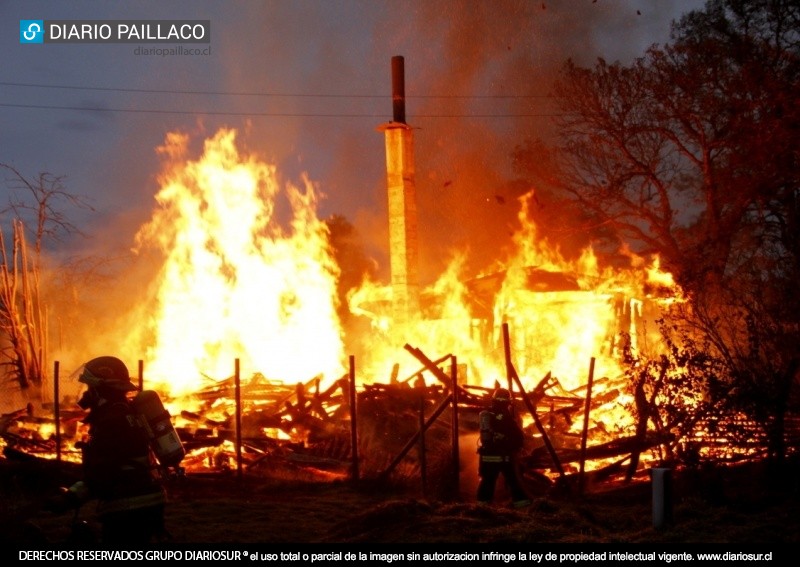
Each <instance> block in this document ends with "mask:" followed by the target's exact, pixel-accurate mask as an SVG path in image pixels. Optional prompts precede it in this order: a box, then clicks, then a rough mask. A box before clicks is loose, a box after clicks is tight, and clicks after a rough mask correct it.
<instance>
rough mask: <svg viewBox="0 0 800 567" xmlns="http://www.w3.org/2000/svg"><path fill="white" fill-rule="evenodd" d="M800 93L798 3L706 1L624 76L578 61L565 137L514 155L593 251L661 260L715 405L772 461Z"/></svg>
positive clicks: (799, 326)
mask: <svg viewBox="0 0 800 567" xmlns="http://www.w3.org/2000/svg"><path fill="white" fill-rule="evenodd" d="M798 93H800V4H799V3H797V2H796V1H790V0H709V1H708V2H707V3H706V5H705V6H704V8H703V9H702V10H696V11H692V12H689V13H687V14H686V15H684V16H683V17H682V18H681V19H680V20H679V21H678V22H675V23H674V24H673V28H672V34H671V40H670V42H669V43H668V44H667V45H665V46H658V45H654V46H652V47H651V48H650V49H649V50H648V51H647V52H646V54H645V55H644V56H642V57H641V58H639V59H637V60H635V61H634V62H633V63H631V64H629V65H623V64H621V63H619V62H615V63H609V62H607V61H605V60H603V59H599V60H598V61H597V63H596V64H595V65H594V67H592V68H583V67H580V66H578V65H576V64H574V63H573V62H567V64H566V65H565V67H564V69H563V73H562V75H561V77H560V80H559V81H558V83H557V84H556V86H555V88H554V96H555V97H556V100H557V104H558V106H559V108H560V112H559V115H558V117H557V118H556V122H557V127H558V138H557V139H556V141H555V142H553V143H547V142H545V141H543V140H537V139H531V140H529V141H527V142H526V143H525V144H523V145H521V146H520V147H519V148H518V151H517V153H516V155H515V156H514V157H515V163H516V164H517V166H518V168H519V169H520V171H521V172H523V173H524V174H526V175H527V176H528V177H529V178H530V179H532V180H533V182H534V187H538V188H539V189H540V190H541V191H547V192H548V193H549V194H551V195H559V196H560V197H561V198H563V199H564V200H565V202H569V203H570V204H571V206H575V205H576V204H577V206H578V207H579V209H580V211H581V212H582V214H584V215H586V217H585V218H586V219H589V221H590V222H591V228H592V230H593V232H592V234H593V235H594V236H595V237H596V242H597V247H603V246H605V249H607V250H608V249H614V248H615V247H619V246H620V245H621V244H622V243H625V244H626V245H628V246H630V247H631V248H632V249H633V250H634V251H636V252H638V253H640V254H643V255H658V256H660V258H661V260H662V266H665V267H666V268H667V269H669V270H670V271H671V272H672V273H673V274H674V275H675V276H676V279H677V281H678V282H679V283H680V284H681V286H682V287H683V288H684V290H685V291H687V292H688V294H689V297H690V302H689V303H688V304H687V305H686V308H685V311H684V312H683V313H682V326H683V329H684V330H683V331H681V332H685V329H687V328H689V329H690V330H691V331H692V332H693V333H694V334H695V335H696V336H698V335H699V337H700V340H701V342H702V343H703V344H707V345H708V348H709V349H710V350H709V352H710V354H711V355H713V356H714V357H717V358H718V359H719V360H720V361H722V362H723V364H724V367H725V369H726V371H725V374H726V375H725V377H724V380H726V381H727V385H724V387H722V388H718V389H717V391H724V392H725V393H726V394H725V395H724V396H719V399H718V400H715V403H718V404H720V405H722V406H725V407H727V408H728V411H730V412H743V413H744V414H745V415H746V416H747V417H748V418H749V419H753V420H756V421H757V422H758V423H760V424H761V425H762V426H763V428H764V430H765V432H766V433H767V435H768V437H769V447H768V450H769V452H770V454H777V455H780V454H782V453H783V450H784V448H783V446H782V439H783V431H784V430H783V417H784V415H785V414H786V412H787V411H790V410H791V409H792V408H790V407H789V404H788V403H787V401H786V400H788V399H792V398H791V396H790V395H789V394H790V392H791V390H792V388H795V389H796V388H797V386H798V384H797V382H798V360H800V346H798V345H800V294H798V293H797V282H800V222H799V221H800V217H799V216H798V212H799V211H800V156H799V155H798V149H799V148H800V97H798ZM670 328H672V329H677V326H674V327H670V326H669V325H667V326H666V327H665V329H667V332H669V329H670ZM713 378H714V380H717V379H718V377H713ZM708 379H711V377H710V376H709V377H708ZM795 409H797V408H795Z"/></svg>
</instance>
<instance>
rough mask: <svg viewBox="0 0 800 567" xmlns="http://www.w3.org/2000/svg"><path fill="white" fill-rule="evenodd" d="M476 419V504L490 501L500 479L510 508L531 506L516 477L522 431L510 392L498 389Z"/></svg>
mask: <svg viewBox="0 0 800 567" xmlns="http://www.w3.org/2000/svg"><path fill="white" fill-rule="evenodd" d="M479 419H480V438H479V442H480V445H479V448H478V455H479V457H478V458H479V462H478V475H479V476H480V481H479V483H478V502H481V503H484V504H489V503H491V502H492V500H493V499H494V490H495V486H496V484H497V478H498V477H499V476H502V477H503V479H504V481H505V483H506V486H507V487H508V489H509V492H510V493H511V505H512V506H513V507H515V508H522V507H524V506H528V505H530V503H531V501H530V500H529V499H528V496H527V494H526V493H525V491H524V489H523V488H522V484H521V483H520V481H519V478H518V477H517V464H516V455H517V453H518V452H519V450H520V449H521V448H522V443H523V432H522V427H521V426H520V424H519V422H518V421H517V418H516V416H515V415H514V412H513V409H512V405H511V392H509V391H508V390H507V389H505V388H497V389H496V390H495V391H494V393H493V394H492V402H491V407H490V408H487V409H485V410H483V411H482V412H481V413H480V416H479Z"/></svg>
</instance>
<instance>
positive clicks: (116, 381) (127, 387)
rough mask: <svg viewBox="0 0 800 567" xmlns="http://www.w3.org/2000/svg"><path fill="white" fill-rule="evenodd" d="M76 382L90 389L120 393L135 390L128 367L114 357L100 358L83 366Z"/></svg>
mask: <svg viewBox="0 0 800 567" xmlns="http://www.w3.org/2000/svg"><path fill="white" fill-rule="evenodd" d="M78 381H79V382H82V383H83V384H86V385H87V386H89V387H92V388H101V389H109V390H118V391H122V392H130V391H131V390H136V389H137V388H136V386H135V385H134V384H133V382H131V378H130V374H129V373H128V367H127V366H125V363H124V362H122V361H121V360H120V359H119V358H116V357H114V356H100V357H98V358H93V359H92V360H90V361H89V362H87V363H86V364H84V365H83V372H81V375H80V377H79V378H78Z"/></svg>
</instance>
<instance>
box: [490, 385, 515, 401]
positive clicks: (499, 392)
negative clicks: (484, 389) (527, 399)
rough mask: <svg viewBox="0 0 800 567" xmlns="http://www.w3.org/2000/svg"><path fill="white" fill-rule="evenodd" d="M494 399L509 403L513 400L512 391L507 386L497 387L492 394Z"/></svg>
mask: <svg viewBox="0 0 800 567" xmlns="http://www.w3.org/2000/svg"><path fill="white" fill-rule="evenodd" d="M492 401H493V402H505V403H509V402H510V401H511V392H509V391H508V390H507V389H505V388H497V389H496V390H495V391H494V393H493V394H492Z"/></svg>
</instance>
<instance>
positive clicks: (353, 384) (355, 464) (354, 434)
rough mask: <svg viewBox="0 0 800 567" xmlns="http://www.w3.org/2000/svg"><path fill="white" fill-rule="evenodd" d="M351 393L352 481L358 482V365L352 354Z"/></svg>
mask: <svg viewBox="0 0 800 567" xmlns="http://www.w3.org/2000/svg"><path fill="white" fill-rule="evenodd" d="M349 391H350V452H351V453H352V456H351V458H352V465H351V466H352V479H353V480H358V477H359V470H358V428H357V424H356V415H358V414H357V412H356V403H357V398H358V396H356V365H355V357H354V356H353V355H352V354H351V355H350V381H349Z"/></svg>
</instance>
